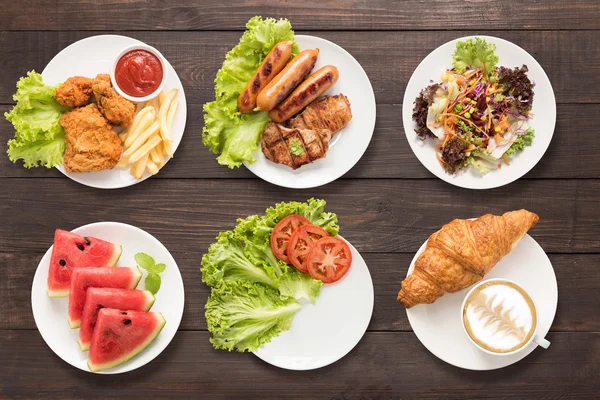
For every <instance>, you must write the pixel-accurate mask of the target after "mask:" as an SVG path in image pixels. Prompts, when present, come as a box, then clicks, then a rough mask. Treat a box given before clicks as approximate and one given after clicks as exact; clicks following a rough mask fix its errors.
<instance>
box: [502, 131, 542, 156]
mask: <svg viewBox="0 0 600 400" xmlns="http://www.w3.org/2000/svg"><path fill="white" fill-rule="evenodd" d="M534 137H535V131H534V129H533V128H531V127H529V128H527V130H526V131H525V134H524V135H519V136H517V139H516V141H515V142H514V143H513V144H511V145H510V147H509V148H508V150H506V152H505V153H504V154H505V155H507V156H513V155H515V154H517V153H518V152H520V151H523V149H524V148H525V147H527V146H531V143H533V138H534Z"/></svg>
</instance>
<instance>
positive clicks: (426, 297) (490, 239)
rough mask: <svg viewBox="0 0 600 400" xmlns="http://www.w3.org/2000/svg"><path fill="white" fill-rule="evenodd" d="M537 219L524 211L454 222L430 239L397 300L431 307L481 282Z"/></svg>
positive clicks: (534, 215) (406, 304)
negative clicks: (442, 299)
mask: <svg viewBox="0 0 600 400" xmlns="http://www.w3.org/2000/svg"><path fill="white" fill-rule="evenodd" d="M538 220H539V217H538V215H537V214H534V213H532V212H529V211H527V210H518V211H510V212H507V213H505V214H504V215H502V216H497V215H492V214H486V215H484V216H482V217H479V218H477V219H475V220H463V219H455V220H454V221H452V222H450V223H449V224H446V225H444V226H443V227H442V229H440V230H439V231H437V232H435V233H434V234H433V235H431V236H430V237H429V241H428V242H427V246H426V248H425V251H424V252H423V253H422V254H421V255H420V256H419V258H417V261H416V262H415V269H414V270H413V272H412V273H411V274H410V275H409V276H408V277H406V279H404V280H403V281H402V288H401V289H400V292H399V293H398V301H399V302H401V303H402V304H404V305H405V306H406V308H410V307H412V306H415V305H417V304H431V303H433V302H434V301H436V300H437V299H438V298H440V297H442V296H443V295H444V294H445V293H455V292H458V291H460V290H463V289H465V288H467V287H469V286H471V285H472V284H474V283H476V282H478V281H480V280H481V279H482V278H483V276H484V275H485V274H487V273H488V272H489V271H490V270H491V269H492V268H493V267H494V265H496V263H498V261H500V259H502V257H504V256H505V255H507V254H508V253H510V251H511V250H512V249H513V247H514V246H515V244H517V242H518V241H519V240H521V238H522V237H523V236H525V233H527V231H528V230H529V229H530V228H532V227H533V226H535V224H537V222H538Z"/></svg>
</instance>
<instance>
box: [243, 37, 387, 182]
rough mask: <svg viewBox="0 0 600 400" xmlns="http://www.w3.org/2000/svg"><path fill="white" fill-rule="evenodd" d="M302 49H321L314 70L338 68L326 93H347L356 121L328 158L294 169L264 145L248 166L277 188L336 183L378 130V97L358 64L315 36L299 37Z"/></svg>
mask: <svg viewBox="0 0 600 400" xmlns="http://www.w3.org/2000/svg"><path fill="white" fill-rule="evenodd" d="M295 39H296V41H297V42H298V45H299V46H300V50H306V49H314V48H318V49H319V50H320V51H319V58H318V59H317V63H316V65H315V67H314V69H313V71H316V70H318V69H319V68H321V67H323V66H325V65H334V66H336V67H337V69H338V71H339V73H340V77H339V79H338V81H337V82H336V83H335V84H334V85H333V86H332V87H331V88H330V89H329V90H328V91H327V92H325V94H328V95H335V94H340V93H342V94H344V95H345V96H346V97H348V100H349V101H350V107H351V109H352V119H351V120H350V122H349V123H348V125H347V126H346V127H345V128H344V129H342V130H341V131H340V132H339V133H338V134H336V135H335V137H334V138H333V140H332V141H331V143H330V147H329V151H327V155H326V157H325V158H322V159H320V160H317V161H315V162H313V163H310V164H307V165H303V166H302V167H300V168H298V169H297V170H293V169H291V168H290V167H287V166H285V165H281V164H276V163H274V162H272V161H269V160H267V159H266V157H265V156H264V154H263V153H262V151H261V150H260V145H259V146H258V148H257V150H256V152H255V153H254V157H255V158H256V162H254V163H253V164H248V163H244V165H245V166H246V167H247V168H248V169H249V170H250V171H252V172H253V173H254V174H255V175H256V176H258V177H259V178H261V179H264V180H265V181H267V182H270V183H272V184H274V185H278V186H283V187H288V188H294V189H307V188H313V187H317V186H321V185H325V184H327V183H329V182H332V181H334V180H336V179H338V178H339V177H341V176H342V175H344V174H345V173H346V172H348V171H349V170H350V169H351V168H352V167H353V166H354V165H355V164H356V163H357V162H358V160H360V158H361V157H362V155H363V154H364V153H365V151H366V150H367V147H368V146H369V143H370V142H371V137H372V136H373V130H374V129H375V114H376V108H375V94H374V93H373V87H372V86H371V82H370V81H369V77H368V76H367V74H366V73H365V71H364V70H363V68H362V67H361V66H360V64H359V63H358V61H356V59H355V58H354V57H352V55H350V53H348V52H347V51H346V50H344V49H342V48H341V47H340V46H338V45H337V44H335V43H332V42H330V41H328V40H325V39H321V38H318V37H314V36H305V35H296V36H295Z"/></svg>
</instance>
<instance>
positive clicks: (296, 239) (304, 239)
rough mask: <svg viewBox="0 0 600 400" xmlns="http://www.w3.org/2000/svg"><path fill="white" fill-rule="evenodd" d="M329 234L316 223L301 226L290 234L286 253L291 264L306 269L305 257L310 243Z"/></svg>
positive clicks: (304, 270) (305, 270)
mask: <svg viewBox="0 0 600 400" xmlns="http://www.w3.org/2000/svg"><path fill="white" fill-rule="evenodd" d="M326 236H329V233H327V231H326V230H325V229H323V228H320V227H318V226H316V225H312V224H311V225H304V226H301V227H300V228H298V229H297V230H296V232H294V233H293V234H292V237H291V238H290V242H289V244H288V248H287V255H288V258H289V259H290V262H291V263H292V265H293V266H294V267H296V268H298V269H299V270H300V271H302V272H308V270H307V269H306V257H307V256H308V252H309V251H310V249H311V247H312V244H313V243H315V242H316V241H317V240H319V239H321V238H323V237H326Z"/></svg>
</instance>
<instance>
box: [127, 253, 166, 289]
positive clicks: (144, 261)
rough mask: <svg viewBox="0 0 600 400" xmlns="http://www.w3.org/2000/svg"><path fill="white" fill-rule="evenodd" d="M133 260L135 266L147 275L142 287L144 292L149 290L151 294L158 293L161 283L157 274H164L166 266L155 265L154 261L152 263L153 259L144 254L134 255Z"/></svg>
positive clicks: (161, 264)
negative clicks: (144, 289)
mask: <svg viewBox="0 0 600 400" xmlns="http://www.w3.org/2000/svg"><path fill="white" fill-rule="evenodd" d="M134 258H135V262H136V263H137V265H138V266H140V267H142V268H143V269H145V270H146V272H147V273H148V275H146V279H145V280H144V286H145V287H146V290H149V291H150V292H151V293H152V294H156V293H157V292H158V291H159V289H160V285H161V283H162V281H161V279H160V275H159V274H161V273H163V272H165V269H167V266H166V265H165V264H163V263H159V264H157V263H156V261H154V258H152V257H150V256H149V255H148V254H146V253H136V255H135V256H134Z"/></svg>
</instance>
